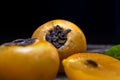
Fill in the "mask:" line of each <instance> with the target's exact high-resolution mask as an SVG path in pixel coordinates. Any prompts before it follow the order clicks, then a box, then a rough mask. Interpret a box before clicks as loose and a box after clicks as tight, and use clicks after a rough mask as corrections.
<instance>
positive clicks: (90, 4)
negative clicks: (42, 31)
mask: <svg viewBox="0 0 120 80" xmlns="http://www.w3.org/2000/svg"><path fill="white" fill-rule="evenodd" d="M119 3H120V1H119V0H39V1H38V0H32V1H26V2H25V1H17V2H15V1H13V2H12V1H7V2H1V8H0V10H1V14H0V17H1V18H0V19H1V24H0V28H1V29H0V36H1V38H0V43H4V42H9V41H12V40H14V39H17V38H28V37H31V35H32V33H33V32H34V30H35V29H36V28H37V27H38V26H40V25H41V24H43V23H45V22H47V21H49V20H53V19H66V20H69V21H72V22H73V23H75V24H76V25H78V26H79V27H80V28H81V29H82V30H83V32H84V34H85V36H86V39H87V42H88V43H89V44H118V43H120V26H119V25H120V18H119V12H120V11H119V9H120V8H119Z"/></svg>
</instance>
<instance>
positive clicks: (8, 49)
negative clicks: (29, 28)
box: [0, 39, 60, 80]
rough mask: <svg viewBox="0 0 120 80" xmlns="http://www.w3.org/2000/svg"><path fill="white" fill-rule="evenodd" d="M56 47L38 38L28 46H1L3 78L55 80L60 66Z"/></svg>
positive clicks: (11, 79)
mask: <svg viewBox="0 0 120 80" xmlns="http://www.w3.org/2000/svg"><path fill="white" fill-rule="evenodd" d="M59 61H60V60H59V55H58V52H57V50H56V48H55V47H54V46H53V45H51V44H50V43H48V42H47V41H39V40H38V39H37V40H36V42H35V43H33V44H31V45H27V46H15V45H13V46H12V45H11V46H10V45H9V46H4V45H1V46H0V79H1V80H54V79H55V77H56V74H57V72H58V68H59Z"/></svg>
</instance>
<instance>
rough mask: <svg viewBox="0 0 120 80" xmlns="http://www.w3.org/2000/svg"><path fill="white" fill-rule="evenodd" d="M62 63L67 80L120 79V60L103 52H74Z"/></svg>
mask: <svg viewBox="0 0 120 80" xmlns="http://www.w3.org/2000/svg"><path fill="white" fill-rule="evenodd" d="M63 65H64V69H65V72H66V75H67V77H68V78H69V80H120V61H119V60H117V59H115V58H113V57H110V56H107V55H104V54H98V53H78V54H74V55H72V56H70V57H68V58H66V59H64V60H63Z"/></svg>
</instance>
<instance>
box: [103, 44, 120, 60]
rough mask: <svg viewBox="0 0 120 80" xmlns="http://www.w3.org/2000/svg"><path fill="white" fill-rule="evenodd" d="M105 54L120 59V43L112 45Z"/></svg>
mask: <svg viewBox="0 0 120 80" xmlns="http://www.w3.org/2000/svg"><path fill="white" fill-rule="evenodd" d="M105 54H106V55H109V56H112V57H114V58H116V59H119V60H120V44H118V45H114V46H112V47H111V48H109V49H108V50H107V51H106V52H105Z"/></svg>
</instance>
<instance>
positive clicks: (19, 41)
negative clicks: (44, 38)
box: [3, 38, 35, 46]
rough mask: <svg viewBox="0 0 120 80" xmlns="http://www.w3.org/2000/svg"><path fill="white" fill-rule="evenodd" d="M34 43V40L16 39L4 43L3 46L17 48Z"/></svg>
mask: <svg viewBox="0 0 120 80" xmlns="http://www.w3.org/2000/svg"><path fill="white" fill-rule="evenodd" d="M34 42H35V38H34V39H33V38H28V39H16V40H13V41H12V42H7V43H4V44H3V45H5V46H10V45H17V46H27V45H30V44H32V43H34Z"/></svg>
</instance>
